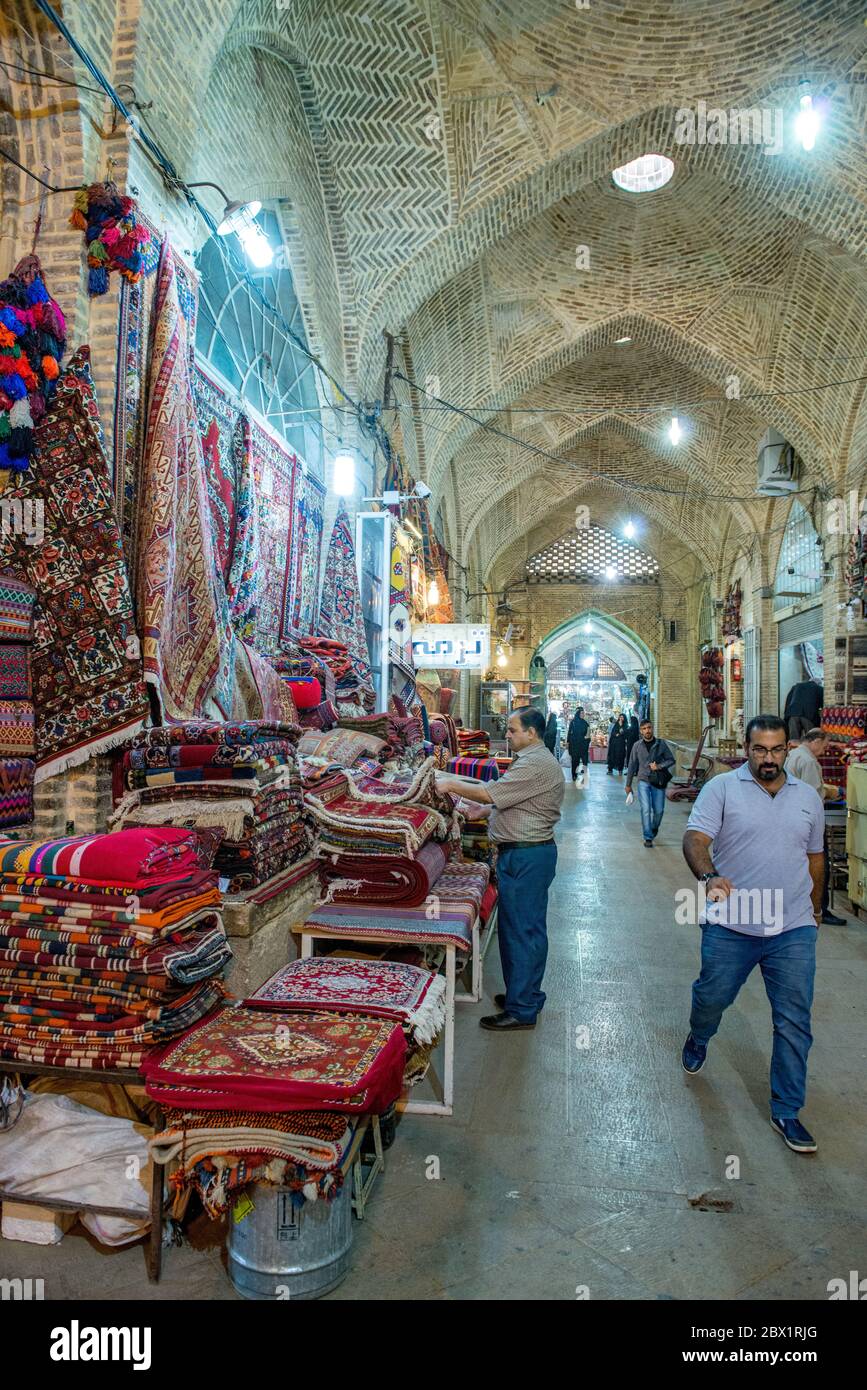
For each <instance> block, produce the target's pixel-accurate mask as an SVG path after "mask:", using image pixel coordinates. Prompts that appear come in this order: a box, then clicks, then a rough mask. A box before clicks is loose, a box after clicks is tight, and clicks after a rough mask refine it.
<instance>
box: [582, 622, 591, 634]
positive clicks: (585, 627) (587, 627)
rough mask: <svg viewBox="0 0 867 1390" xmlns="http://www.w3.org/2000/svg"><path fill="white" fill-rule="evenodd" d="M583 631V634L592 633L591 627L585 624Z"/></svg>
mask: <svg viewBox="0 0 867 1390" xmlns="http://www.w3.org/2000/svg"><path fill="white" fill-rule="evenodd" d="M584 631H585V632H592V631H593V628H592V626H591V624H590V623H585V624H584Z"/></svg>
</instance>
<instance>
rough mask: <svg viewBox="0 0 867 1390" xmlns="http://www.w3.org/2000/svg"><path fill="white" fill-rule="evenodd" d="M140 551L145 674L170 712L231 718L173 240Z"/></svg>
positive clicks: (152, 385)
mask: <svg viewBox="0 0 867 1390" xmlns="http://www.w3.org/2000/svg"><path fill="white" fill-rule="evenodd" d="M136 553H137V572H136V577H135V580H136V607H137V613H138V620H139V625H140V629H141V632H142V635H143V639H144V669H145V679H146V680H147V681H148V682H149V683H150V684H152V685H153V686H154V687H155V688H156V690H157V692H158V698H159V702H160V706H161V709H162V712H163V716H164V717H165V718H168V719H191V718H196V717H198V716H201V715H203V714H206V713H211V712H213V711H214V710H216V711H217V712H218V713H219V714H220V715H222V717H223V718H229V717H230V716H231V713H232V687H233V680H234V669H235V650H234V642H235V638H234V634H233V632H232V627H231V623H230V620H229V605H228V600H227V598H226V591H225V586H224V585H223V582H222V580H221V578H220V576H219V575H218V574H217V573H216V572H215V569H214V563H213V557H214V542H213V537H212V533H211V518H210V504H209V501H208V492H207V485H206V481H205V466H204V459H203V455H202V441H201V436H200V434H199V426H198V420H197V418H196V411H195V405H194V402H193V390H192V381H191V376H190V362H189V344H188V339H187V324H186V321H185V319H184V317H183V314H182V312H181V307H180V302H179V297H178V284H177V276H176V273H175V267H174V261H173V258H172V254H171V248H170V246H169V244H168V242H165V243H164V245H163V253H162V256H161V258H160V264H159V269H158V271H157V285H156V298H155V303H154V336H153V345H152V357H151V363H150V374H149V383H148V410H147V429H146V435H145V444H144V457H143V461H142V478H141V491H140V496H139V499H138V528H137V545H136Z"/></svg>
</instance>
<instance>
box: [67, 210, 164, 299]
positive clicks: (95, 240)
mask: <svg viewBox="0 0 867 1390" xmlns="http://www.w3.org/2000/svg"><path fill="white" fill-rule="evenodd" d="M136 213H137V209H136V204H135V200H134V199H133V198H130V197H128V196H127V195H126V194H122V193H121V192H120V191H119V189H118V187H117V184H115V183H92V184H91V185H90V187H89V188H79V189H78V191H77V192H76V195H75V202H74V205H73V209H72V215H71V217H70V219H69V222H70V226H72V227H78V228H79V230H80V231H82V232H84V239H85V242H86V244H87V264H88V268H89V273H88V277H87V287H88V292H89V293H90V295H91V296H95V295H100V294H105V293H106V291H107V290H108V283H109V275H110V273H111V271H113V270H116V271H118V273H119V274H121V275H122V276H123V277H124V279H126V280H129V281H130V282H131V283H132V284H135V282H136V281H137V280H140V279H141V277H142V274H143V272H144V262H143V259H142V247H144V246H146V245H147V243H148V242H149V241H150V232H149V231H148V230H147V228H146V227H142V226H139V223H138V219H137V216H136Z"/></svg>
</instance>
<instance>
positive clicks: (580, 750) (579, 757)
mask: <svg viewBox="0 0 867 1390" xmlns="http://www.w3.org/2000/svg"><path fill="white" fill-rule="evenodd" d="M569 757H570V758H571V759H572V779H573V781H574V779H575V777H577V775H578V768H579V766H580V765H583V766H584V767H586V766H587V764H588V763H589V761H590V740H589V738H582V739H581V741H580V743H578V744H576V745H575V749H574V752H573V750H572V749H571V748H570V750H569Z"/></svg>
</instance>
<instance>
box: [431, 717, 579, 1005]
mask: <svg viewBox="0 0 867 1390" xmlns="http://www.w3.org/2000/svg"><path fill="white" fill-rule="evenodd" d="M544 739H545V717H544V715H543V714H542V713H541V712H540V711H539V710H537V709H521V710H517V711H516V712H515V713H514V714H513V715H512V716H511V718H510V719H509V744H510V746H511V748H512V751H513V753H514V754H515V757H514V760H513V762H512V765H511V767H510V768H509V769H508V771H507V772H506V773H505V774H504V775H503V776H502V777H501V778H500V779H499V781H497V782H472V781H465V780H464V779H463V778H459V777H444V776H439V777H437V786H438V787H440V788H441V789H442V790H443V791H447V792H451V793H452V794H453V795H455V796H461V797H464V798H466V800H468V801H476V802H479V803H481V804H482V805H483V806H486V807H487V808H488V814H489V815H490V837H491V840H492V841H493V843H494V844H495V845H496V846H497V889H498V894H499V899H498V900H499V914H498V918H497V939H498V940H499V943H500V960H501V963H502V966H503V979H504V980H505V984H506V992H505V994H497V995H495V996H494V1003H495V1004H496V1005H497V1006H498V1008H499V1009H500V1012H499V1013H496V1014H489V1015H488V1016H487V1017H486V1018H482V1019H480V1020H479V1023H480V1025H481V1027H482V1028H487V1029H490V1030H492V1031H494V1032H497V1033H506V1032H509V1033H511V1032H517V1031H518V1030H520V1029H526V1028H535V1026H536V1018H537V1016H538V1015H539V1014H540V1013H541V1012H542V1008H543V1006H544V1003H545V994H544V992H543V990H542V980H543V978H544V975H545V964H546V962H547V959H548V925H547V910H548V889H549V888H550V887H551V884H552V883H553V881H554V874H555V872H556V869H557V846H556V844H555V843H554V827H555V825H556V824H557V822H558V820H559V819H560V808H561V806H562V804H563V796H564V793H565V790H566V783H565V780H564V777H563V769H562V768H561V766H560V764H559V763H558V762H557V759H556V758H555V757H554V756H553V754H551V753H549V751H548V749H547V748H546V747H545V742H544Z"/></svg>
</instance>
